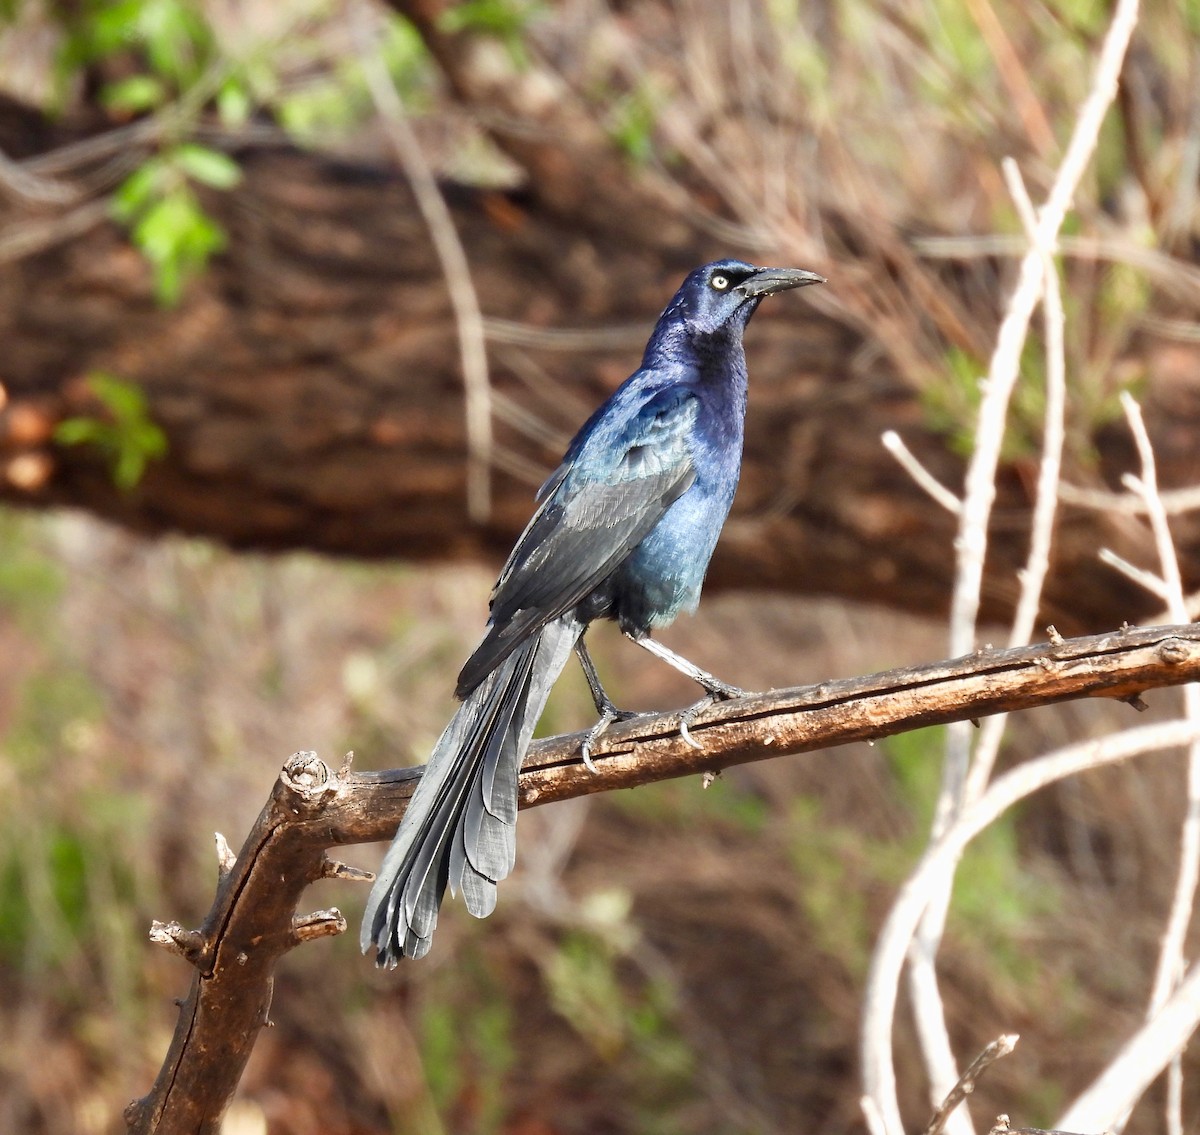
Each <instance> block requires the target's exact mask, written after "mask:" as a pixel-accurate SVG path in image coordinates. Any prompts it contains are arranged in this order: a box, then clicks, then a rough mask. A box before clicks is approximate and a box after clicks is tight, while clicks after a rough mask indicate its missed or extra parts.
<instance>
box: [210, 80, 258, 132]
mask: <svg viewBox="0 0 1200 1135" xmlns="http://www.w3.org/2000/svg"><path fill="white" fill-rule="evenodd" d="M252 109H253V104H252V102H251V99H250V92H249V91H247V90H246V88H245V86H244V85H243V84H242V83H239V82H238V81H237V80H236V79H227V80H226V81H225V82H224V83H222V84H221V89H220V90H219V91H217V114H218V115H219V116H220V119H221V124H222V125H223V126H226V127H229V128H230V129H233V128H236V127H238V126H244V125H245V124H246V122H247V121H248V120H249V118H250V111H251V110H252Z"/></svg>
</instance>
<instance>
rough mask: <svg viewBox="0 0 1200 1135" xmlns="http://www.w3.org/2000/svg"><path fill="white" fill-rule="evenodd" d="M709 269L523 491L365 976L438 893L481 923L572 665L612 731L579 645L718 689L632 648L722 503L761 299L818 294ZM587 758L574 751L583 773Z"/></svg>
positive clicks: (701, 567)
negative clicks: (545, 723) (483, 625)
mask: <svg viewBox="0 0 1200 1135" xmlns="http://www.w3.org/2000/svg"><path fill="white" fill-rule="evenodd" d="M821 282H823V281H822V280H821V277H820V276H817V275H815V274H814V273H811V272H802V271H800V270H798V269H793V268H755V267H754V266H752V265H750V264H746V263H744V262H743V261H740V260H719V261H716V262H715V263H712V264H707V265H705V266H704V267H702V268H697V269H696V270H695V271H694V272H692V273H691V274H690V275H689V276H688V277H687V279H685V280H684V282H683V284H682V285H681V287H680V289H679V291H678V292H677V293H676V294H675V297H674V298H673V299H672V300H671V302H670V303H669V304H668V305H667V307H666V309H665V310H664V311H663V313H662V315H661V316H660V317H659V320H658V323H657V325H656V326H655V328H654V332H653V333H652V335H651V336H650V340H649V342H648V343H647V345H646V352H645V355H644V357H643V359H642V365H641V367H640V368H639V369H638V370H637V371H635V372H634V373H633V374H632V375H631V376H630V377H629V378H628V379H626V381H625V382H624V383H623V384H622V385H621V386H620V387H619V388H618V389H617V390H616V391H615V392H614V393H613V394H612V396H611V397H610V398H609V399H608V400H607V401H606V402H605V403H604V404H603V405H602V406H601V407H600V408H599V409H598V410H597V411H596V412H595V413H594V414H593V415H592V416H591V417H590V418H589V419H588V420H587V422H586V423H585V424H584V426H583V427H582V429H580V431H579V433H578V434H577V435H576V436H575V439H574V440H573V441H572V442H571V444H570V446H569V447H568V449H567V452H566V454H565V456H564V457H563V461H562V463H561V465H559V467H558V469H556V470H555V472H554V473H553V474H552V475H551V476H550V478H549V479H548V480H547V481H546V483H545V485H543V486H542V489H541V491H540V492H539V493H538V498H537V499H538V502H539V505H538V509H537V511H536V512H535V513H534V516H533V518H532V519H531V520H530V522H529V524H528V525H527V527H526V529H525V531H524V533H522V535H521V537H520V539H519V540H518V541H517V544H516V547H515V548H514V549H513V552H512V554H511V555H510V556H509V559H508V563H507V564H506V565H505V567H504V570H503V571H502V572H501V573H500V578H499V580H498V581H497V583H496V587H495V589H494V591H493V594H492V606H491V618H490V620H489V624H488V631H487V634H486V635H485V636H484V639H483V642H482V643H480V645H479V647H478V648H477V649H476V651H475V653H474V654H472V656H471V657H470V658H469V659H468V660H467V663H466V665H465V666H464V667H463V669H462V672H461V673H460V674H459V679H458V687H457V693H458V696H459V697H460V698H462V699H463V704H462V706H460V708H459V710H458V712H457V713H456V714H455V716H454V718H453V719H452V720H451V722H450V724H449V725H448V726H447V727H446V731H445V732H444V733H443V734H442V737H441V739H440V740H439V741H438V743H437V745H436V746H435V748H434V751H433V754H432V755H431V757H430V759H429V763H428V765H427V766H426V769H425V773H424V775H423V776H422V778H421V780H420V782H419V784H418V787H417V790H416V792H415V793H414V795H413V798H412V801H411V802H410V804H409V808H408V811H407V813H406V814H405V816H404V819H403V821H402V823H401V825H400V830H399V831H398V832H397V834H396V839H395V841H394V842H393V843H392V846H391V847H390V848H389V850H388V853H387V855H386V856H385V858H384V862H383V866H382V868H381V869H380V872H379V877H378V879H377V880H376V883H375V886H374V888H373V889H372V891H371V896H370V898H369V899H368V903H367V912H366V917H365V918H364V920H363V928H362V935H361V942H362V948H363V950H364V951H366V950H368V949H370V948H371V947H372V946H373V947H374V948H375V949H376V951H377V960H378V962H379V964H381V965H394V964H395V963H396V961H397V960H398V959H399V958H400V957H402V956H408V957H421V956H422V955H423V954H424V953H425V952H426V951H427V950H428V949H429V944H430V941H431V938H432V934H433V928H434V926H435V925H436V923H437V913H438V908H439V906H440V904H441V900H442V896H443V894H444V892H445V888H446V886H447V884H449V886H450V887H451V890H452V891H455V892H457V891H462V893H463V896H464V899H465V900H466V904H467V908H468V910H470V911H471V913H472V914H475V915H477V916H479V917H483V916H484V915H487V914H489V913H491V910H492V909H493V907H494V906H495V887H496V882H497V881H498V880H500V879H502V878H504V877H505V876H506V875H507V874H508V873H509V871H510V870H511V869H512V865H513V860H514V857H515V848H516V842H515V838H516V837H515V828H514V825H515V822H516V809H517V773H518V771H519V769H520V763H521V759H522V757H523V755H524V752H525V749H526V747H527V746H528V744H529V738H530V736H531V735H532V732H533V728H534V725H535V724H536V722H537V719H538V717H539V716H540V715H541V712H542V709H543V707H544V705H545V702H546V698H547V697H548V695H549V692H550V687H551V686H552V685H553V683H554V680H555V679H556V678H557V677H558V674H559V673H560V671H561V670H562V668H563V666H565V665H566V662H567V659H568V657H569V656H570V653H571V651H572V649H573V648H574V649H576V650H578V651H579V653H580V660H581V661H582V662H583V664H584V671H585V673H586V674H587V676H588V681H589V684H590V685H591V687H592V693H593V696H594V698H595V700H596V707H597V710H598V711H599V712H600V713H601V715H602V716H601V721H600V723H599V725H598V726H597V728H596V729H595V730H593V733H592V734H591V736H590V737H589V744H590V741H591V740H594V738H595V737H596V736H597V735H598V733H599V731H600V730H601V729H602V728H603V727H604V726H605V725H606V724H607V722H608V721H611V720H613V719H614V718H615V717H616V716H618V715H619V711H616V710H615V709H614V707H613V705H612V703H611V702H610V701H609V700H608V698H607V696H606V695H605V694H604V691H603V689H602V688H601V687H600V685H599V680H598V679H597V678H596V675H595V671H594V669H593V667H592V666H591V662H590V659H589V658H588V657H587V653H586V650H585V649H584V648H583V642H582V635H583V633H584V631H585V630H586V629H587V626H588V624H589V623H591V622H592V621H594V620H595V619H600V618H606V619H614V620H616V622H617V623H618V624H619V625H620V627H621V629H622V631H624V632H625V633H626V634H627V635H628V636H629V637H630V638H632V639H633V640H634V641H636V642H639V643H640V644H641V645H643V646H645V647H646V648H647V649H649V650H651V651H652V652H653V653H655V654H657V655H658V656H659V657H663V658H665V659H666V660H667V661H668V662H671V663H672V664H673V665H676V666H677V667H679V668H680V669H682V670H683V671H684V672H685V673H687V674H688V675H689V676H690V677H692V678H694V679H695V680H696V681H698V682H700V684H701V685H703V686H704V687H705V688H706V689H707V690H708V691H709V692H710V693H711V694H713V695H715V696H728V695H729V693H730V692H731V691H732V690H733V687H728V686H725V685H724V684H723V683H721V682H719V681H717V680H716V679H714V678H713V677H712V676H711V675H709V674H706V673H705V672H704V671H702V670H699V669H697V668H696V667H694V666H692V665H691V664H690V663H688V662H687V661H686V660H684V659H680V658H678V657H677V656H675V655H672V654H671V652H669V651H667V650H666V648H665V647H662V646H661V645H660V644H658V643H655V642H654V641H653V640H651V639H650V638H649V632H650V631H651V630H652V629H653V628H655V627H659V626H665V625H666V624H668V623H670V622H671V621H672V620H673V619H674V618H675V617H676V616H677V615H678V614H679V613H680V612H682V611H691V610H694V609H695V607H696V604H697V603H698V602H699V599H700V589H701V586H702V584H703V582H704V575H705V572H706V571H707V569H708V562H709V559H710V558H711V556H712V553H713V549H714V547H715V546H716V542H717V536H718V535H719V533H720V530H721V526H722V524H723V523H724V521H725V517H726V516H727V515H728V512H729V508H730V505H731V504H732V503H733V496H734V493H735V491H736V489H737V483H738V475H739V472H740V469H741V459H742V430H743V423H744V420H745V413H746V385H747V382H746V358H745V354H744V353H743V350H742V333H743V331H744V330H745V328H746V324H747V323H748V322H749V320H750V317H751V316H752V315H753V314H754V311H755V309H756V308H757V307H758V305H759V303H760V302H761V300H762V299H763V297H764V296H767V295H770V294H772V293H773V292H778V291H783V290H785V289H789V288H798V287H803V286H805V285H807V284H815V283H821ZM586 758H587V750H586V749H585V759H586Z"/></svg>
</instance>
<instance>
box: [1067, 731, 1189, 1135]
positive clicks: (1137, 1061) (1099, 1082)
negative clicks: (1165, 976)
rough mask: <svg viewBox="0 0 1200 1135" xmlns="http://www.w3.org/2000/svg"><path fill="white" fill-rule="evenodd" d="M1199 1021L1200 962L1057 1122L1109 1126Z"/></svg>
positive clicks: (1082, 1127)
mask: <svg viewBox="0 0 1200 1135" xmlns="http://www.w3.org/2000/svg"><path fill="white" fill-rule="evenodd" d="M1193 731H1194V730H1193ZM1197 1025H1200V966H1192V968H1191V970H1190V971H1189V973H1188V975H1187V976H1186V977H1185V978H1184V980H1183V982H1182V983H1181V984H1180V985H1179V986H1178V987H1177V988H1176V989H1175V992H1174V993H1172V994H1171V996H1170V997H1169V998H1168V999H1167V1001H1166V1003H1165V1004H1164V1005H1163V1007H1162V1008H1161V1009H1160V1010H1159V1011H1158V1013H1157V1014H1156V1015H1155V1016H1154V1018H1153V1019H1152V1020H1149V1021H1147V1022H1146V1023H1145V1024H1144V1025H1143V1026H1142V1027H1141V1029H1139V1030H1138V1032H1137V1033H1136V1034H1134V1036H1133V1037H1131V1038H1130V1040H1129V1041H1128V1042H1127V1043H1126V1045H1125V1047H1124V1048H1123V1049H1121V1051H1120V1053H1119V1054H1118V1055H1117V1057H1116V1059H1115V1060H1113V1061H1112V1063H1110V1064H1109V1065H1108V1067H1107V1068H1105V1069H1104V1071H1103V1073H1102V1074H1101V1075H1100V1076H1099V1078H1098V1079H1096V1080H1095V1082H1094V1083H1092V1084H1091V1086H1090V1087H1088V1088H1087V1090H1086V1091H1084V1093H1083V1094H1082V1095H1081V1096H1079V1098H1078V1099H1076V1101H1075V1102H1074V1103H1073V1104H1072V1105H1071V1106H1070V1107H1069V1108H1068V1109H1067V1112H1066V1114H1065V1115H1064V1116H1063V1117H1062V1118H1061V1119H1060V1120H1059V1126H1060V1127H1069V1128H1072V1129H1074V1130H1077V1131H1078V1130H1085V1131H1106V1130H1108V1129H1109V1128H1110V1127H1111V1126H1112V1125H1113V1124H1114V1123H1115V1122H1117V1120H1118V1119H1119V1118H1120V1117H1121V1116H1122V1115H1125V1114H1126V1113H1127V1112H1128V1111H1129V1110H1130V1109H1131V1108H1132V1107H1133V1105H1134V1104H1135V1103H1137V1101H1138V1100H1139V1099H1140V1098H1141V1096H1142V1094H1143V1093H1144V1092H1145V1090H1146V1089H1147V1088H1148V1087H1149V1086H1150V1085H1151V1084H1152V1083H1153V1082H1154V1080H1155V1079H1156V1078H1157V1077H1158V1076H1159V1075H1160V1074H1161V1072H1162V1070H1163V1069H1164V1068H1165V1067H1166V1066H1167V1064H1168V1063H1170V1061H1171V1060H1172V1059H1173V1058H1174V1057H1175V1056H1176V1055H1177V1054H1178V1053H1180V1052H1182V1051H1183V1047H1184V1045H1186V1044H1187V1042H1188V1039H1189V1038H1190V1037H1191V1035H1192V1033H1193V1032H1195V1030H1196V1027H1197Z"/></svg>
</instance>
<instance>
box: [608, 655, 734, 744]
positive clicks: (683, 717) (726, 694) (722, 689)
mask: <svg viewBox="0 0 1200 1135" xmlns="http://www.w3.org/2000/svg"><path fill="white" fill-rule="evenodd" d="M625 637H626V638H628V639H631V640H632V641H633V642H636V643H637V644H638V646H640V647H641V648H642V649H643V650H648V651H649V652H650V653H651V654H653V655H654V657H655V658H661V659H662V660H663V661H664V662H665V663H667V665H668V666H673V667H674V668H675V669H676V670H678V671H679V672H680V673H681V674H686V675H687V676H688V677H689V678H691V680H692V681H693V682H695V683H696V684H697V685H700V686H703V687H704V689H705V691H706V696H705V697H702V698H701V699H700V700H699V701H698V702H696V704H695V705H690V706H688V708H687V709H685V710H684V711H683V712H682V713H681V714H680V715H679V734H680V736H681V737H682V738H683V739H684V740H685V741H686V742H687V743H688V744H689V745H691V747H692V748H693V749H699V748H702V746H701V745H699V744H697V743H696V741H695V740H694V739H693V737H692V734H691V731H690V730H689V728H688V726H689V725H691V723H692V722H693V721H694V720H695V718H696V714H698V713H699V712H700V711H701V710H704V709H708V707H709V706H710V705H713V704H714V703H716V702H719V701H728V700H729V699H731V698H744V697H747V696H748V695H747V693H746V691H745V690H743V689H741V688H739V687H738V686H731V685H730V684H729V683H728V682H722V681H721V679H720V678H717V677H714V676H713V675H712V674H710V673H709V672H708V671H707V670H701V669H700V667H699V666H697V665H696V664H695V663H694V662H689V661H688V660H687V659H686V658H684V657H683V655H682V654H676V653H675V651H673V650H670V649H668V648H667V647H665V646H663V644H662V643H661V642H658V641H656V640H655V639H652V638H651V637H650V636H649V635H647V634H643V635H640V636H639V635H636V634H630V633H629V632H628V631H626V632H625Z"/></svg>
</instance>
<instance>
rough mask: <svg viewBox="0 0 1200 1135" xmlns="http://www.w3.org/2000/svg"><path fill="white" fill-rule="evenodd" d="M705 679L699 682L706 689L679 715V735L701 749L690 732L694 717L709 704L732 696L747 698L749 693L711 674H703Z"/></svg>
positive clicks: (727, 699) (730, 698)
mask: <svg viewBox="0 0 1200 1135" xmlns="http://www.w3.org/2000/svg"><path fill="white" fill-rule="evenodd" d="M705 677H706V680H705V681H703V682H701V683H700V684H701V685H702V686H703V687H704V688H705V689H706V690H707V691H708V693H707V694H706V695H705V696H704V697H702V698H701V699H700V700H699V701H698V702H696V704H695V705H689V706H688V707H687V709H685V710H684V711H683V712H682V713H681V714H680V715H679V735H680V736H681V737H682V738H683V739H684V741H685V742H686V743H687V744H688V745H690V746H691V747H692V748H693V749H703V748H704V746H703V745H701V744H700V743H699V742H698V741H697V740H696V739H695V738H694V737H693V736H692V733H691V728H690V726H691V724H692V722H693V721H695V720H696V717H697V716H698V715H699V714H701V713H703V712H704V710H706V709H708V707H709V706H712V705H716V704H717V702H721V701H732V700H733V699H734V698H748V697H750V696H751V695H750V694H749V692H748V691H746V690H743V689H742V688H741V687H739V686H731V685H730V684H729V683H728V682H722V681H721V679H720V678H714V677H713V676H712V675H711V674H708V675H706V676H705Z"/></svg>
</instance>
